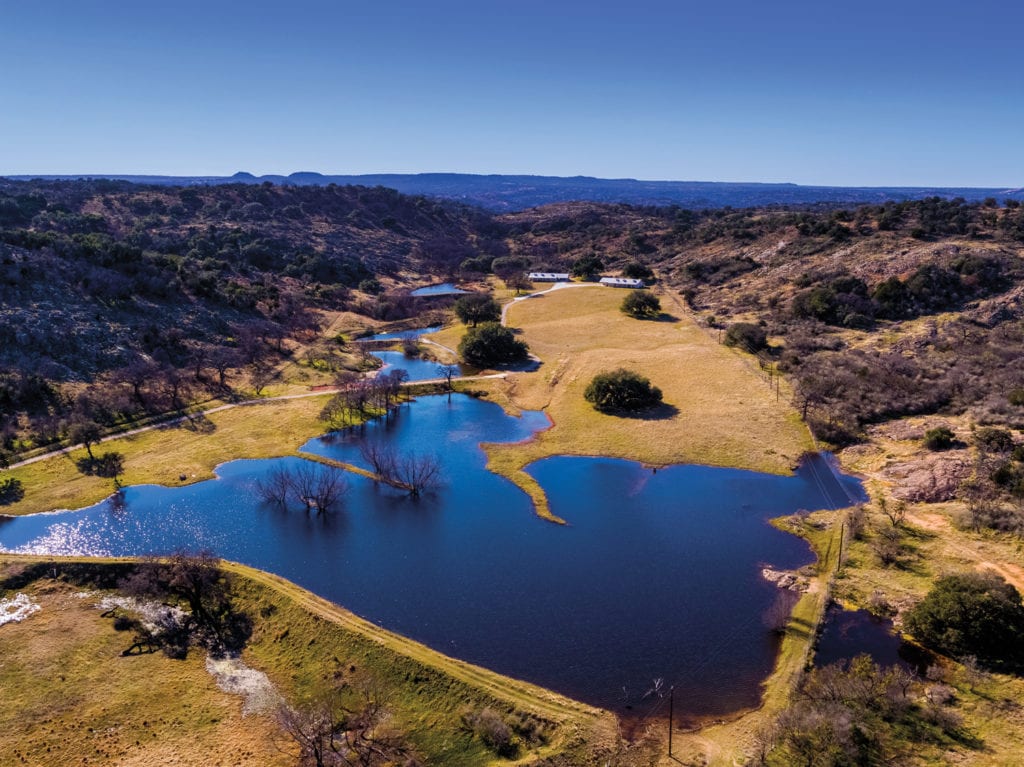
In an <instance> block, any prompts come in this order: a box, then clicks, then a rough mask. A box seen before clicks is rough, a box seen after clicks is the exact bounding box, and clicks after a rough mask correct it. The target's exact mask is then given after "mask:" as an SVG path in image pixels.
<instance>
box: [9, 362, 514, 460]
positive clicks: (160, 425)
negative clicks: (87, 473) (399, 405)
mask: <svg viewBox="0 0 1024 767" xmlns="http://www.w3.org/2000/svg"><path fill="white" fill-rule="evenodd" d="M435 345H436V346H440V344H435ZM442 348H444V349H447V348H448V347H446V346H445V347H442ZM506 375H507V373H488V374H487V375H478V376H454V377H453V378H452V380H453V381H482V380H484V379H488V378H505V376H506ZM444 382H445V379H443V378H430V379H427V380H424V381H406V382H405V383H403V384H402V386H403V387H408V386H420V385H422V384H442V383H444ZM339 391H340V389H338V388H337V387H333V386H332V387H329V388H327V389H319V390H317V391H310V392H303V393H302V394H282V395H280V396H278V397H261V398H260V399H250V400H245V401H244V402H229V403H228V404H226V405H219V406H217V407H213V408H210V409H209V410H199V411H197V412H195V413H191V414H189V415H183V416H178V417H177V418H170V419H168V420H166V421H159V422H157V423H151V424H148V425H147V426H140V427H138V428H136V429H129V430H128V431H119V432H117V433H116V434H108V435H106V436H105V437H102V438H101V439H99V440H98V441H97V442H96V444H100V443H103V442H109V441H110V440H114V439H122V438H123V437H133V436H135V435H136V434H142V433H143V432H147V431H152V430H153V429H167V428H171V427H174V426H177V425H179V424H182V423H185V422H186V421H191V420H192V419H193V418H196V417H198V416H208V415H212V414H213V413H220V412H222V411H224V410H230V409H231V408H235V407H251V406H253V405H264V404H267V403H268V402H284V401H287V400H292V399H306V398H308V397H323V396H324V395H325V394H337V393H338V392H339ZM81 447H82V445H70V446H68V447H64V448H61V449H60V450H53V451H51V452H49V453H43V454H42V455H36V456H33V457H32V458H26V459H25V460H24V461H18V462H17V463H12V464H11V465H10V467H9V468H11V469H17V468H18V467H20V466H28V465H29V464H30V463H37V462H38V461H45V460H47V459H48V458H53V457H55V456H58V455H67V454H68V453H70V452H71V451H73V450H78V449H79V448H81Z"/></svg>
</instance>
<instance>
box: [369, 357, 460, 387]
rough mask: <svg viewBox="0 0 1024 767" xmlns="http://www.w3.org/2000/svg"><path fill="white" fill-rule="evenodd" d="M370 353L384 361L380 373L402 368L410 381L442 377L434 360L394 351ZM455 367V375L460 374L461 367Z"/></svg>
mask: <svg viewBox="0 0 1024 767" xmlns="http://www.w3.org/2000/svg"><path fill="white" fill-rule="evenodd" d="M370 354H372V355H373V356H374V357H376V358H377V359H379V360H380V361H381V362H383V363H384V367H382V368H381V369H380V371H379V372H380V373H387V372H388V371H390V370H404V371H405V372H406V373H408V374H409V380H410V381H429V380H432V379H437V378H443V377H444V376H443V374H442V373H440V372H439V370H438V368H439V367H440V365H439V363H438V362H437V361H436V360H427V359H420V358H419V357H406V356H405V355H404V354H403V353H402V352H394V351H385V352H370ZM457 367H458V368H459V369H458V371H457V372H456V373H455V375H462V367H461V366H457Z"/></svg>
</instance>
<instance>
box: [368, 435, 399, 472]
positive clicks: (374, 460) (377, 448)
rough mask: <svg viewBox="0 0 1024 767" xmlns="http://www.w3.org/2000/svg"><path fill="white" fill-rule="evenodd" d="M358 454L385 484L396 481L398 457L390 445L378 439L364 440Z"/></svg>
mask: <svg viewBox="0 0 1024 767" xmlns="http://www.w3.org/2000/svg"><path fill="white" fill-rule="evenodd" d="M359 454H360V455H361V456H362V457H363V460H364V461H366V462H367V463H368V464H370V467H371V468H372V469H373V473H374V474H376V475H377V476H378V477H380V478H381V479H383V480H384V481H385V482H392V481H394V480H395V479H396V470H397V466H398V456H397V454H396V453H395V449H394V448H393V447H392V446H391V445H389V444H387V443H386V442H384V441H382V440H378V439H364V440H363V441H362V443H361V444H360V445H359Z"/></svg>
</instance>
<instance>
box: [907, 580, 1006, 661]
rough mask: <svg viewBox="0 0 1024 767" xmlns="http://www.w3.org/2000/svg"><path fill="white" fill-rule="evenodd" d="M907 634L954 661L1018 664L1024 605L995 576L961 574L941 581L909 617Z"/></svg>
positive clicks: (1002, 581)
mask: <svg viewBox="0 0 1024 767" xmlns="http://www.w3.org/2000/svg"><path fill="white" fill-rule="evenodd" d="M905 625H906V628H907V630H908V631H910V633H911V634H913V635H914V637H915V638H917V639H918V640H920V641H921V642H922V644H924V645H926V646H928V647H933V648H935V649H937V650H939V651H941V652H944V653H947V654H949V655H952V656H953V657H958V658H959V657H963V656H967V655H973V656H976V657H977V659H978V660H979V661H982V662H983V663H988V664H992V665H996V666H999V665H1004V664H1009V665H1016V666H1019V665H1021V658H1024V606H1022V604H1021V596H1020V593H1019V592H1018V591H1017V589H1015V588H1014V587H1013V586H1012V585H1010V584H1009V583H1007V582H1006V581H1004V580H1003V579H1002V578H1000V577H999V576H997V575H992V574H984V573H960V574H956V575H947V576H945V577H942V578H939V579H938V580H937V581H936V582H935V586H933V587H932V590H931V591H930V592H928V595H927V596H926V597H925V598H924V599H923V600H921V602H919V603H918V604H917V605H915V606H914V608H913V609H911V610H910V612H909V613H908V614H907V618H906V621H905Z"/></svg>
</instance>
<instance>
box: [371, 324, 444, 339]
mask: <svg viewBox="0 0 1024 767" xmlns="http://www.w3.org/2000/svg"><path fill="white" fill-rule="evenodd" d="M440 329H441V326H440V325H432V326H431V327H429V328H415V329H411V330H398V331H395V332H394V333H377V334H376V335H372V336H366V337H365V338H361V339H359V340H361V341H401V340H403V339H405V338H419V337H420V336H422V335H424V334H425V333H436V332H437V331H438V330H440Z"/></svg>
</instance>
